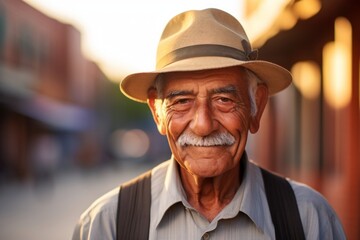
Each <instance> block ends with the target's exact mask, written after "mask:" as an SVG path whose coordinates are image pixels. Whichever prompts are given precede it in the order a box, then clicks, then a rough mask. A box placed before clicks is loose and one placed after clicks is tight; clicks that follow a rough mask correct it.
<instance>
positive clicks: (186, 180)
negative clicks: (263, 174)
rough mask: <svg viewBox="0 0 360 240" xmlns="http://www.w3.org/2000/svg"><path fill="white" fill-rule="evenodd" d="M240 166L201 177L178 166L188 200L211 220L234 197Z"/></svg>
mask: <svg viewBox="0 0 360 240" xmlns="http://www.w3.org/2000/svg"><path fill="white" fill-rule="evenodd" d="M241 172H243V171H240V166H238V167H235V168H233V169H231V170H229V171H228V172H226V173H224V174H223V175H221V176H216V177H210V178H203V177H198V176H194V175H191V174H189V173H188V172H187V171H186V170H185V169H183V168H181V167H180V176H181V182H182V185H183V188H184V190H185V192H186V195H187V199H188V202H189V203H190V205H191V206H192V207H194V208H195V209H196V210H197V211H198V212H199V213H200V214H202V215H203V216H204V217H205V218H206V219H208V220H209V222H211V221H212V220H213V219H214V218H215V217H216V216H217V215H218V214H219V213H220V212H221V210H222V209H223V208H224V207H225V206H226V205H228V204H229V203H230V202H231V200H232V199H233V198H234V196H235V194H236V192H237V190H238V188H239V186H240V184H241V179H242V176H241Z"/></svg>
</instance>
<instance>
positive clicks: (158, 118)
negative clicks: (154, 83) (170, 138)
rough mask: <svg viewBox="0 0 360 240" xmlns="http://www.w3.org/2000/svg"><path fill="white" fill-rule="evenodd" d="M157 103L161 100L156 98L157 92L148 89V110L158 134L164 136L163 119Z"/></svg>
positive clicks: (159, 105)
mask: <svg viewBox="0 0 360 240" xmlns="http://www.w3.org/2000/svg"><path fill="white" fill-rule="evenodd" d="M159 101H160V102H161V101H162V100H161V99H158V98H157V90H156V89H155V88H150V89H149V91H148V99H147V104H148V106H149V108H150V111H151V113H152V116H153V118H154V121H155V123H156V126H157V128H158V131H159V132H160V134H162V135H166V127H165V124H164V118H163V115H162V112H161V109H160V108H161V104H160V102H159Z"/></svg>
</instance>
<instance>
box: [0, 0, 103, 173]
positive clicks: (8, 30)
mask: <svg viewBox="0 0 360 240" xmlns="http://www.w3.org/2000/svg"><path fill="white" fill-rule="evenodd" d="M104 79H105V76H104V74H103V73H102V71H101V70H100V68H99V67H98V66H97V65H96V64H95V63H94V62H92V61H90V60H88V59H86V57H84V55H83V53H82V51H81V34H80V32H79V31H78V30H77V29H76V28H75V27H73V26H72V25H68V24H64V23H62V22H59V21H57V20H55V19H52V18H50V17H48V16H46V15H45V14H43V13H41V12H39V11H38V10H36V9H34V8H33V7H31V6H29V5H28V4H26V3H24V2H23V1H21V0H2V1H0V116H1V117H0V132H1V134H0V169H1V172H0V174H1V175H2V176H4V177H14V178H17V179H28V178H31V177H33V175H34V174H37V173H40V174H41V173H46V172H47V171H52V170H54V168H56V167H57V166H58V165H59V164H66V163H64V161H65V160H67V161H72V159H73V158H74V156H75V155H79V154H80V155H81V154H83V155H88V156H87V157H89V156H90V157H91V156H92V157H96V154H94V153H93V152H92V153H88V154H85V153H79V150H78V149H83V148H84V146H82V145H84V144H89V145H91V144H92V142H91V139H93V138H92V137H88V136H87V134H91V129H92V128H93V124H94V122H95V120H96V119H95V114H94V108H95V106H96V101H97V99H98V95H99V88H101V84H102V82H103V81H104ZM80 143H81V144H82V145H79V144H80ZM84 149H85V148H84ZM86 149H93V151H95V149H94V148H91V147H90V148H86Z"/></svg>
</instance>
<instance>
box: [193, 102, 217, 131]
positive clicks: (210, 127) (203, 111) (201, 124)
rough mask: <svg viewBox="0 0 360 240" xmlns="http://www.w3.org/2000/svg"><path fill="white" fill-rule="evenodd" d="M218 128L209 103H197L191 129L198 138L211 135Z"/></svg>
mask: <svg viewBox="0 0 360 240" xmlns="http://www.w3.org/2000/svg"><path fill="white" fill-rule="evenodd" d="M215 127H216V121H215V120H214V116H213V111H212V108H211V106H210V104H209V103H208V102H207V101H201V102H197V104H196V109H195V114H194V116H193V119H192V120H191V122H190V129H191V130H192V132H193V133H195V134H197V135H198V136H207V135H209V134H211V133H212V132H213V131H214V130H215Z"/></svg>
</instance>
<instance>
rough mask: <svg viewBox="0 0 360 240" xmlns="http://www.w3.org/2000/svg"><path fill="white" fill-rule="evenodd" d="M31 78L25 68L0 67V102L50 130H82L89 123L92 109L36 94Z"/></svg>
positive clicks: (90, 122)
mask: <svg viewBox="0 0 360 240" xmlns="http://www.w3.org/2000/svg"><path fill="white" fill-rule="evenodd" d="M35 81H36V78H35V77H34V74H32V73H31V72H29V71H26V70H22V71H19V69H16V70H13V69H11V68H8V67H4V66H0V96H1V97H0V103H1V104H3V105H5V106H6V107H7V108H8V109H10V110H11V111H14V112H17V113H19V114H22V115H24V116H27V117H30V118H32V119H34V120H36V121H39V122H41V123H42V124H44V125H46V126H48V127H49V128H52V129H54V130H60V131H84V130H86V129H88V128H89V127H90V126H91V125H92V124H93V122H94V113H93V110H92V109H87V108H84V107H81V106H78V105H76V104H73V103H65V102H61V101H59V100H56V99H52V98H50V97H47V96H45V95H40V94H39V93H36V92H35V91H34V90H33V86H34V84H35Z"/></svg>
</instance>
